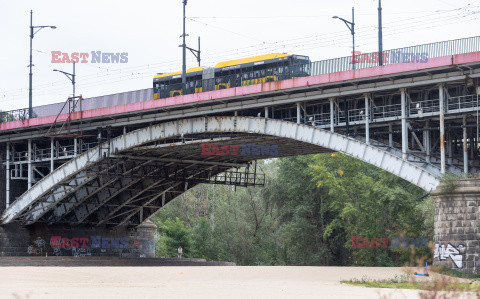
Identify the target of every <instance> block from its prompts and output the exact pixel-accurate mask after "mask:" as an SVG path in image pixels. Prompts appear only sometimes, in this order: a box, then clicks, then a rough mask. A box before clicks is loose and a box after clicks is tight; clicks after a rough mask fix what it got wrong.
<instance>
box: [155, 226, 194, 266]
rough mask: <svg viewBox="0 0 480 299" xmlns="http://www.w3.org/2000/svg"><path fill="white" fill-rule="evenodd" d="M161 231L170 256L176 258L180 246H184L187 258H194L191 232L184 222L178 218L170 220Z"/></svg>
mask: <svg viewBox="0 0 480 299" xmlns="http://www.w3.org/2000/svg"><path fill="white" fill-rule="evenodd" d="M161 229H162V232H163V234H164V235H165V238H166V239H165V244H166V247H167V253H168V255H169V256H176V255H177V248H178V247H179V246H182V248H183V255H184V256H185V257H191V256H193V252H192V236H191V230H190V229H189V228H187V227H185V225H184V224H183V221H181V220H180V219H178V217H176V218H175V220H172V219H170V218H168V219H167V220H166V221H165V222H164V223H163V225H162V226H161Z"/></svg>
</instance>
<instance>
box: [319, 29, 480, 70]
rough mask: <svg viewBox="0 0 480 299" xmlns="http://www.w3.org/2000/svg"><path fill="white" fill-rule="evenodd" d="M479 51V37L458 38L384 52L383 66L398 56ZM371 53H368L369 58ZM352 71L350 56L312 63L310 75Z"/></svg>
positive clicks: (360, 66) (361, 64)
mask: <svg viewBox="0 0 480 299" xmlns="http://www.w3.org/2000/svg"><path fill="white" fill-rule="evenodd" d="M476 51H480V36H474V37H468V38H460V39H454V40H448V41H441V42H435V43H429V44H423V45H417V46H411V47H404V48H398V49H391V50H386V51H384V53H385V54H386V55H387V56H388V59H387V60H386V61H384V63H383V64H384V65H389V64H394V63H398V62H399V61H398V59H397V58H398V57H397V56H398V55H399V54H407V53H412V54H421V53H426V54H427V59H428V58H435V57H442V56H449V55H456V54H464V53H470V52H476ZM371 54H372V53H369V57H371ZM400 62H401V61H400ZM374 66H378V63H371V62H357V63H355V68H356V69H363V68H368V67H374ZM351 69H352V56H346V57H340V58H332V59H326V60H321V61H315V62H312V66H311V75H312V76H314V75H321V74H328V73H336V72H342V71H348V70H351Z"/></svg>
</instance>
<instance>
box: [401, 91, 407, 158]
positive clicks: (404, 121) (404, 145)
mask: <svg viewBox="0 0 480 299" xmlns="http://www.w3.org/2000/svg"><path fill="white" fill-rule="evenodd" d="M401 106H402V159H403V160H407V150H408V131H407V130H408V129H407V107H406V98H405V88H402V89H401Z"/></svg>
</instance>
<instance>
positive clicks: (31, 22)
mask: <svg viewBox="0 0 480 299" xmlns="http://www.w3.org/2000/svg"><path fill="white" fill-rule="evenodd" d="M43 28H51V29H55V28H57V27H55V26H33V11H32V10H30V65H29V67H30V73H29V75H28V76H29V86H28V118H32V116H33V110H32V66H33V63H32V41H33V37H34V36H35V34H36V33H37V32H38V31H40V30H42V29H43ZM35 29H38V30H37V31H35V32H34V30H35Z"/></svg>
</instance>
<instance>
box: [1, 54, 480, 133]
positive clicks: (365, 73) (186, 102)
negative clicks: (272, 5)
mask: <svg viewBox="0 0 480 299" xmlns="http://www.w3.org/2000/svg"><path fill="white" fill-rule="evenodd" d="M474 62H480V52H472V53H466V54H458V55H451V56H444V57H437V58H431V59H429V60H428V62H426V63H398V64H391V65H385V66H377V67H371V68H366V69H358V70H350V71H343V72H337V73H330V74H323V75H317V76H310V77H302V78H295V79H290V80H284V81H278V82H269V83H263V84H256V85H249V86H242V87H236V88H230V89H223V90H216V91H210V92H204V93H198V94H191V95H184V96H176V97H172V98H166V99H159V100H145V101H142V102H137V103H130V104H125V105H119V106H111V107H106V108H98V109H93V110H86V111H82V112H74V113H73V114H72V116H71V119H72V121H75V120H79V119H84V120H85V119H87V120H88V119H92V120H93V119H102V118H106V117H111V116H114V115H115V116H119V115H129V114H131V115H138V114H141V113H142V112H148V111H154V110H166V109H168V108H173V107H179V106H196V105H200V104H206V103H207V104H208V101H213V100H216V101H215V102H218V100H220V101H228V100H231V99H233V98H237V99H238V98H241V97H243V96H250V97H251V96H259V97H260V96H262V95H265V94H275V93H278V92H282V91H287V90H288V91H291V90H296V89H299V90H301V89H302V88H306V87H308V88H312V87H318V88H324V87H325V86H328V85H333V84H335V83H341V82H344V83H352V84H354V83H355V82H356V81H358V80H362V81H368V80H369V79H373V78H378V77H389V76H394V75H397V76H398V75H400V74H405V75H408V74H412V73H421V72H424V71H425V70H427V69H432V70H435V69H438V68H445V67H455V66H458V65H464V64H469V63H474ZM56 117H57V115H56V114H54V115H51V116H45V117H39V118H33V119H26V120H17V121H11V122H5V123H1V124H0V134H1V132H2V131H3V132H11V131H12V130H15V131H18V130H22V129H33V128H34V127H39V126H45V125H50V124H52V123H54V121H55V119H56ZM67 117H68V114H67V113H65V114H61V115H60V116H59V118H58V121H65V120H66V119H67Z"/></svg>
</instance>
